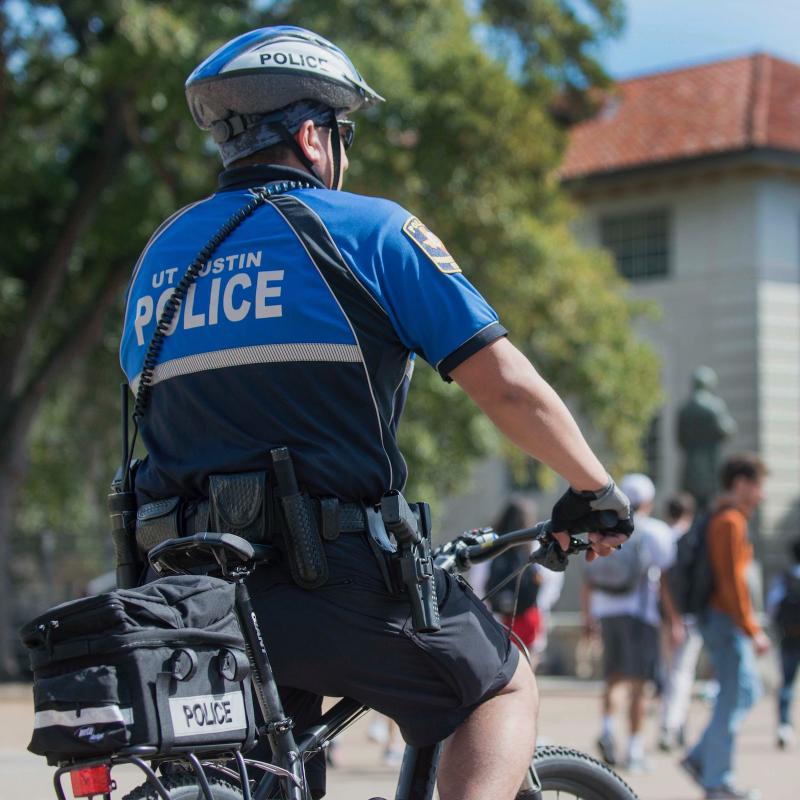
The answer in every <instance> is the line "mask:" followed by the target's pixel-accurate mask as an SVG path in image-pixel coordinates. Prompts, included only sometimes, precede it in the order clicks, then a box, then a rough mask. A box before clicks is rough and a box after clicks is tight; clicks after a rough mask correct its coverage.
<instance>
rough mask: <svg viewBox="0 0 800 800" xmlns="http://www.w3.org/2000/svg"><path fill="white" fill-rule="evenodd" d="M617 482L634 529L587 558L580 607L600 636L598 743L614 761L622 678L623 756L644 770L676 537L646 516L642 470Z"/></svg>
mask: <svg viewBox="0 0 800 800" xmlns="http://www.w3.org/2000/svg"><path fill="white" fill-rule="evenodd" d="M620 488H621V489H622V491H624V492H625V494H626V495H627V496H628V498H629V499H630V501H631V508H632V509H633V511H634V524H635V525H636V532H637V535H636V537H635V538H634V539H632V540H631V541H630V542H628V543H626V544H625V545H623V546H622V548H620V549H619V550H618V551H617V552H615V553H613V554H612V555H610V556H608V557H607V558H605V559H602V560H598V561H594V562H591V563H589V564H587V565H586V568H585V572H584V579H585V580H584V594H583V603H582V607H583V610H584V627H585V629H586V630H587V632H591V631H592V630H593V629H594V627H595V625H596V623H598V622H599V626H600V635H601V638H602V642H603V675H604V677H605V688H604V691H603V720H602V730H601V732H600V736H599V738H598V740H597V747H598V749H599V751H600V754H601V756H602V757H603V759H604V760H605V762H606V763H607V764H610V765H612V766H613V765H615V764H616V763H617V752H616V744H615V737H614V703H613V695H614V690H615V689H616V687H617V686H618V685H619V684H622V683H624V684H627V685H628V687H629V691H630V695H629V697H630V699H629V714H628V716H629V719H630V739H629V742H628V750H627V756H626V758H625V761H624V762H623V763H624V765H625V766H626V768H628V769H630V770H632V771H640V772H641V771H644V770H645V769H646V768H647V762H646V759H645V753H644V742H643V738H642V732H641V731H642V723H643V719H644V708H645V688H646V686H647V684H648V683H650V682H653V681H655V679H656V676H657V671H658V667H659V627H660V624H661V614H660V610H659V595H660V587H661V573H662V571H664V570H667V569H668V568H669V567H670V566H671V565H672V561H673V559H674V557H675V542H674V539H673V536H672V533H671V532H670V529H669V527H668V526H667V525H666V524H665V523H664V522H662V521H661V520H658V519H655V518H654V517H652V516H651V514H652V511H653V501H654V499H655V494H656V488H655V486H654V485H653V481H651V480H650V478H648V477H647V475H643V474H641V473H631V474H629V475H626V476H625V477H624V478H623V479H622V481H620Z"/></svg>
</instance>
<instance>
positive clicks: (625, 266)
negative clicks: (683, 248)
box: [600, 210, 669, 281]
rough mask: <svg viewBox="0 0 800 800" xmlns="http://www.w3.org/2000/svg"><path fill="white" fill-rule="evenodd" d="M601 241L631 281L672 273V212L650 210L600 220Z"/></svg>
mask: <svg viewBox="0 0 800 800" xmlns="http://www.w3.org/2000/svg"><path fill="white" fill-rule="evenodd" d="M600 240H601V243H602V245H603V247H605V248H606V249H608V250H610V251H611V252H612V253H613V254H614V259H615V260H616V262H617V269H618V270H619V271H620V273H621V274H622V275H624V276H625V277H626V278H628V280H631V281H638V280H646V279H648V278H660V277H663V276H665V275H668V274H669V214H668V213H667V212H666V211H663V210H662V211H648V212H646V213H643V214H625V215H619V216H613V217H604V218H603V219H601V220H600Z"/></svg>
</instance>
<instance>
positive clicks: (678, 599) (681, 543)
mask: <svg viewBox="0 0 800 800" xmlns="http://www.w3.org/2000/svg"><path fill="white" fill-rule="evenodd" d="M710 521H711V515H710V514H698V515H697V516H696V517H695V518H694V521H693V522H692V524H691V527H690V528H689V530H688V531H686V533H684V534H683V536H681V538H680V539H678V544H677V548H676V554H675V563H674V564H673V565H672V567H671V568H670V570H669V572H668V573H667V582H668V585H669V590H670V594H671V595H672V599H673V601H674V602H675V606H676V607H677V609H678V611H679V612H680V613H681V614H700V613H702V612H703V611H705V609H706V608H707V607H708V603H709V600H711V593H712V592H713V590H714V575H713V572H712V569H711V558H710V556H709V552H708V541H707V539H708V525H709V522H710Z"/></svg>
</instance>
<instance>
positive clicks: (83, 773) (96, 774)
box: [69, 764, 114, 797]
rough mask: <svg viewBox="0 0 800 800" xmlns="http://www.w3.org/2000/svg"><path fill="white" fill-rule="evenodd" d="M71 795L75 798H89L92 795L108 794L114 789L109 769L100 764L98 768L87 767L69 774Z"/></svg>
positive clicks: (107, 766) (105, 765)
mask: <svg viewBox="0 0 800 800" xmlns="http://www.w3.org/2000/svg"><path fill="white" fill-rule="evenodd" d="M69 777H70V780H71V781H72V794H73V795H74V796H75V797H90V796H91V795H93V794H108V793H109V792H110V791H111V790H112V789H113V788H114V782H113V781H112V780H111V767H110V766H109V765H108V764H101V765H100V766H99V767H87V768H86V769H76V770H73V771H72V772H70V774H69Z"/></svg>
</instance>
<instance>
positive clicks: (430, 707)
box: [248, 534, 519, 788]
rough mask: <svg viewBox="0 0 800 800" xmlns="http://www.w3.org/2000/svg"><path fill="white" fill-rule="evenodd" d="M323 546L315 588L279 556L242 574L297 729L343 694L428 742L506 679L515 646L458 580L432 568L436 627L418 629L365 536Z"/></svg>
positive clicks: (413, 740)
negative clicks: (300, 581)
mask: <svg viewBox="0 0 800 800" xmlns="http://www.w3.org/2000/svg"><path fill="white" fill-rule="evenodd" d="M325 550H326V553H327V556H328V565H329V568H330V578H329V580H328V582H327V583H326V584H325V586H323V587H321V588H319V589H314V590H310V591H308V590H304V589H300V588H299V587H297V586H296V585H295V584H294V583H292V581H291V579H290V578H289V576H288V573H287V571H286V569H285V567H283V566H282V565H277V566H268V567H262V568H259V569H258V570H257V571H256V572H255V573H254V574H253V576H252V577H251V578H250V580H249V583H248V586H249V589H250V594H251V597H252V600H253V605H254V607H255V611H256V614H257V616H258V619H259V622H260V624H261V627H262V630H263V632H264V637H265V640H266V643H267V651H268V653H269V658H270V662H271V663H272V668H273V671H274V673H275V679H276V681H277V683H278V686H279V688H280V691H281V698H282V700H283V702H284V704H285V706H286V711H287V714H288V715H289V716H292V717H293V719H294V720H295V731H296V733H298V732H299V731H301V730H302V729H303V728H304V727H307V726H308V725H310V724H312V723H313V722H314V721H315V719H316V717H318V716H319V714H320V708H321V700H322V697H323V696H327V697H351V698H353V699H354V700H357V701H358V702H360V703H363V704H364V705H366V706H369V707H370V708H374V709H375V710H376V711H379V712H380V713H382V714H385V715H386V716H388V717H391V718H392V719H393V720H395V721H396V722H397V724H398V725H399V727H400V730H401V732H402V734H403V738H404V739H405V741H406V742H408V743H409V744H412V745H414V746H417V747H421V746H424V745H429V744H434V743H435V742H438V741H441V740H442V739H445V738H447V737H448V736H449V735H450V734H451V733H453V731H455V729H456V728H457V727H458V726H459V725H461V723H462V722H464V720H466V718H467V717H468V716H469V715H470V713H471V712H472V711H473V710H474V709H475V708H476V707H477V706H478V705H480V704H481V703H482V702H483V701H485V700H488V699H489V698H490V697H492V696H494V695H495V694H497V692H499V691H500V690H501V689H502V688H503V687H504V686H505V685H506V684H507V683H508V682H509V680H510V679H511V677H512V676H513V674H514V671H515V669H516V667H517V662H518V659H519V654H518V651H517V648H516V647H513V646H512V645H511V642H510V641H509V638H508V635H507V633H506V631H505V630H504V629H503V628H502V627H501V626H500V625H499V623H498V622H497V621H496V620H495V619H494V618H493V617H492V615H491V613H490V612H489V611H488V610H487V609H486V607H485V606H484V605H483V603H481V601H480V600H479V599H478V598H477V597H476V596H475V594H474V593H473V592H472V590H471V589H470V588H469V586H467V585H466V583H465V582H464V581H463V580H460V579H457V578H455V577H453V576H452V575H448V574H446V573H444V572H442V571H441V570H436V589H437V592H438V597H439V610H440V615H441V624H442V629H441V631H439V632H437V633H423V634H417V633H414V631H413V629H412V626H411V620H410V611H409V605H408V600H407V599H406V597H405V596H395V595H393V594H391V593H390V592H389V591H388V590H387V588H386V586H385V583H384V581H383V578H382V577H381V572H380V569H379V567H378V562H377V560H376V557H375V555H374V554H373V552H372V549H371V548H370V546H369V543H368V542H367V540H366V535H364V534H342V535H341V536H340V537H339V538H338V540H336V541H335V542H326V543H325ZM313 760H314V761H317V760H318V759H313ZM309 782H310V783H312V785H313V784H314V783H316V781H313V780H312V776H311V775H310V774H309ZM315 788H316V787H315Z"/></svg>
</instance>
